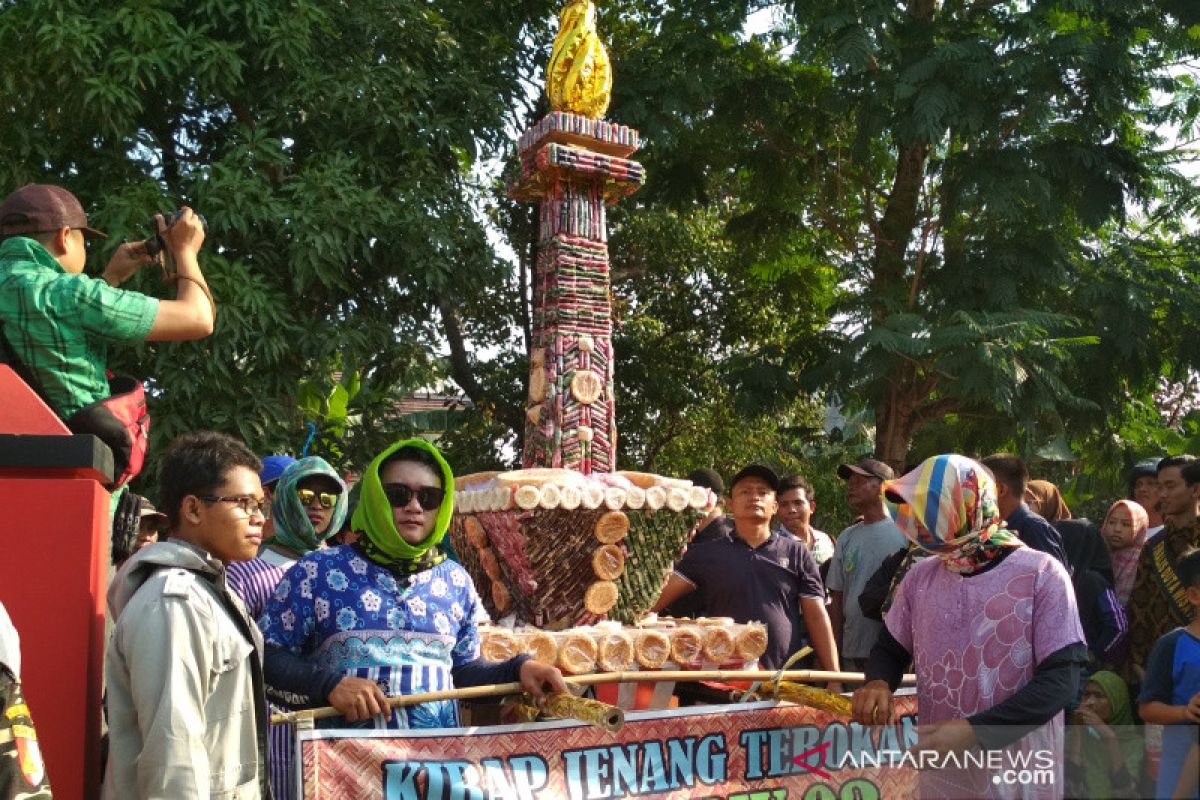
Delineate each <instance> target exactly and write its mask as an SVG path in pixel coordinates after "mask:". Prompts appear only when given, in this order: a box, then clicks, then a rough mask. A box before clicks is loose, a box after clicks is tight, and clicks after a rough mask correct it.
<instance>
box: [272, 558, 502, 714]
mask: <svg viewBox="0 0 1200 800" xmlns="http://www.w3.org/2000/svg"><path fill="white" fill-rule="evenodd" d="M484 613H485V612H484V611H483V606H482V604H481V603H480V601H479V596H478V594H476V592H475V586H474V584H473V583H472V582H471V578H470V576H469V575H468V574H467V572H466V570H464V569H463V568H462V567H461V566H459V565H458V564H456V563H454V562H453V561H450V560H446V561H443V562H442V563H441V564H438V565H437V566H436V567H433V568H432V569H428V570H426V571H424V572H420V573H417V574H416V575H413V576H411V577H409V578H407V579H402V578H397V577H396V576H395V575H394V574H392V573H391V572H390V571H388V570H387V569H384V568H383V567H380V566H379V565H377V564H375V563H373V562H371V561H369V560H367V559H366V558H364V557H363V556H362V554H361V553H360V552H359V551H358V550H357V549H356V548H354V547H353V546H350V545H343V546H341V547H333V548H329V549H325V550H317V551H315V552H312V553H309V554H308V555H306V556H305V557H304V558H302V559H300V561H298V562H297V563H296V565H295V566H293V567H292V568H291V569H290V570H288V572H287V574H286V575H284V577H283V579H282V580H281V581H280V582H279V585H278V586H277V587H276V589H275V596H274V598H272V599H271V601H270V602H269V603H267V607H266V609H265V611H264V612H263V616H262V618H261V619H260V620H259V623H258V625H259V628H261V629H262V633H263V638H264V639H265V641H266V642H267V643H268V644H273V645H277V646H279V647H283V648H285V649H287V650H290V651H291V652H293V653H296V654H297V655H301V656H304V657H306V658H308V659H310V660H311V661H312V662H313V664H314V665H315V666H318V667H320V668H321V669H325V670H333V671H338V670H340V671H341V672H342V673H344V674H345V675H347V676H351V677H358V678H369V679H371V680H373V681H375V682H376V683H378V684H379V687H380V688H381V689H382V690H383V691H384V693H385V694H387V695H389V696H392V695H401V694H405V695H407V694H416V693H420V692H433V691H440V690H443V689H452V688H454V684H453V678H452V677H451V674H450V671H451V669H453V668H454V667H458V666H461V665H463V664H466V663H469V662H471V661H474V660H475V659H476V658H478V657H479V632H478V630H477V628H476V621H477V619H479V618H481V615H483V614H484ZM477 615H480V616H477ZM346 724H347V723H346V722H345V721H344V720H341V719H339V720H338V726H339V727H344V726H346ZM458 725H459V715H458V704H457V703H455V702H453V701H440V702H434V703H425V704H423V705H420V706H410V707H407V708H398V709H395V710H394V711H393V712H392V715H391V716H390V717H388V718H383V717H377V718H375V719H374V720H371V721H368V722H365V723H360V724H359V725H358V726H357V727H376V728H379V727H386V728H399V729H409V728H447V727H457V726H458Z"/></svg>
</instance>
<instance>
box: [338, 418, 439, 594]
mask: <svg viewBox="0 0 1200 800" xmlns="http://www.w3.org/2000/svg"><path fill="white" fill-rule="evenodd" d="M405 447H412V448H416V449H418V450H424V451H425V452H427V453H429V454H430V455H431V456H433V460H434V461H435V462H437V464H438V466H439V467H440V468H441V478H442V488H443V489H444V490H445V492H446V496H445V497H444V498H442V505H441V507H440V508H439V509H438V513H437V519H436V520H435V521H434V524H433V530H432V531H431V532H430V533H429V536H428V537H426V539H425V541H423V542H421V543H420V544H410V543H409V542H407V541H405V540H404V537H402V536H401V535H400V533H399V531H397V530H396V523H395V522H394V521H393V520H392V506H391V504H390V503H389V502H388V499H387V496H386V495H384V493H383V482H382V481H381V480H380V478H379V468H380V467H381V466H382V465H383V463H384V462H385V461H387V460H388V457H389V456H391V455H392V454H393V453H395V452H397V451H398V450H401V449H402V448H405ZM360 485H361V487H362V489H361V494H360V496H359V500H358V508H356V509H355V510H354V517H353V518H352V519H351V520H350V524H351V527H353V528H354V530H356V531H362V532H363V533H364V534H365V538H364V539H363V540H362V541H361V542H359V544H360V545H361V546H362V549H363V551H364V552H365V553H366V554H367V556H368V557H369V558H370V559H371V560H372V561H375V562H376V563H378V564H383V565H385V566H388V567H391V568H393V569H398V570H400V571H403V572H406V573H412V572H421V571H423V570H425V569H428V568H429V567H432V566H434V565H436V564H437V563H440V562H441V561H442V560H444V559H445V556H444V555H442V554H441V553H439V552H438V550H437V549H436V548H437V545H438V544H439V543H440V542H441V541H442V539H443V538H444V537H445V535H446V531H447V530H449V528H450V517H451V516H452V515H453V513H454V472H453V471H451V469H450V465H449V464H447V463H446V459H444V458H442V454H441V453H439V452H438V449H437V448H436V447H434V446H433V445H432V444H430V443H429V442H427V441H425V440H424V439H406V440H404V441H401V442H396V443H395V444H393V445H392V446H391V447H389V448H387V449H386V450H384V451H383V452H382V453H380V454H379V455H378V456H376V457H375V460H374V461H372V462H371V464H370V465H369V466H368V467H367V469H366V471H365V472H364V473H363V477H362V481H361V482H360Z"/></svg>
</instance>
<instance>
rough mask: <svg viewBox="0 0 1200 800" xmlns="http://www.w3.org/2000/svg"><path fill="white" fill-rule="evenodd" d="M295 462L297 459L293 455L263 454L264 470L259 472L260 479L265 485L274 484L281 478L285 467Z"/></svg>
mask: <svg viewBox="0 0 1200 800" xmlns="http://www.w3.org/2000/svg"><path fill="white" fill-rule="evenodd" d="M295 463H296V459H294V458H292V457H291V456H263V458H262V472H260V473H258V479H259V481H261V482H262V485H263V486H267V485H268V484H272V483H274V482H275V481H277V480H279V476H280V475H282V474H283V471H284V470H285V469H287V468H288V467H290V466H291V465H292V464H295Z"/></svg>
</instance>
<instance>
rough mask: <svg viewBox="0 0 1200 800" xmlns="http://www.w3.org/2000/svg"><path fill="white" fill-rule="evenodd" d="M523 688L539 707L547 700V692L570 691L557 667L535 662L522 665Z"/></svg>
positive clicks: (531, 661)
mask: <svg viewBox="0 0 1200 800" xmlns="http://www.w3.org/2000/svg"><path fill="white" fill-rule="evenodd" d="M521 688H522V689H524V690H525V691H526V692H528V693H529V694H530V696H531V697H533V699H534V700H536V701H537V703H538V705H541V704H542V701H544V700H545V699H546V693H547V692H569V691H570V690H569V689H568V688H567V682H566V681H564V680H563V676H562V673H561V672H559V671H558V668H557V667H552V666H550V665H549V664H547V663H545V662H543V661H533V660H530V661H526V662H525V663H524V664H522V665H521Z"/></svg>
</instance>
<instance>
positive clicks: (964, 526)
mask: <svg viewBox="0 0 1200 800" xmlns="http://www.w3.org/2000/svg"><path fill="white" fill-rule="evenodd" d="M883 493H884V499H885V500H886V506H887V510H888V513H889V514H890V515H891V517H892V519H894V520H895V521H896V525H897V527H899V528H900V530H901V531H903V532H904V535H905V536H907V537H908V538H909V540H910V541H913V542H915V543H916V544H918V545H920V546H921V547H923V548H924V549H926V550H929V551H930V552H932V553H934V554H936V555H937V556H938V558H940V559H941V560H942V563H943V564H945V566H946V568H947V569H950V570H951V571H953V572H959V573H964V574H969V573H972V572H975V571H976V570H978V569H979V568H980V567H982V566H983V565H984V564H986V563H987V562H988V561H991V559H992V558H993V557H995V556H996V555H997V554H999V552H1000V551H1001V549H1002V548H1005V547H1020V546H1021V540H1020V539H1018V538H1017V537H1016V535H1015V534H1013V533H1012V532H1011V531H1009V530H1007V529H1006V528H1003V527H1001V521H1000V508H999V506H998V505H997V503H996V483H995V481H994V480H993V479H992V476H991V473H989V472H988V471H987V470H986V469H984V467H983V466H982V465H980V464H978V463H976V462H975V461H972V460H971V459H969V458H966V457H965V456H959V455H954V454H947V455H941V456H934V457H933V458H928V459H926V460H925V461H923V462H922V463H921V465H920V466H918V467H917V468H916V469H914V470H913V471H912V472H909V473H908V474H906V475H903V476H901V477H899V478H897V479H896V480H892V481H885V482H884V484H883Z"/></svg>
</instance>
